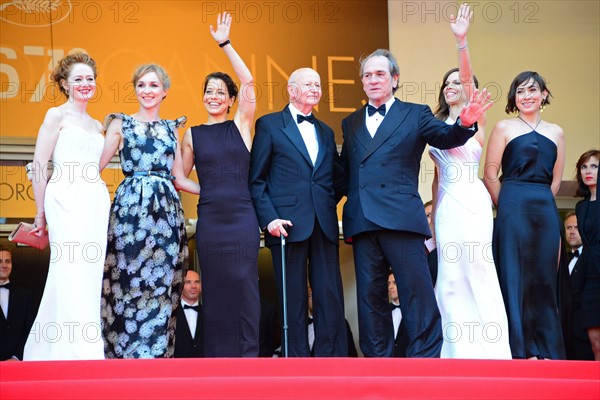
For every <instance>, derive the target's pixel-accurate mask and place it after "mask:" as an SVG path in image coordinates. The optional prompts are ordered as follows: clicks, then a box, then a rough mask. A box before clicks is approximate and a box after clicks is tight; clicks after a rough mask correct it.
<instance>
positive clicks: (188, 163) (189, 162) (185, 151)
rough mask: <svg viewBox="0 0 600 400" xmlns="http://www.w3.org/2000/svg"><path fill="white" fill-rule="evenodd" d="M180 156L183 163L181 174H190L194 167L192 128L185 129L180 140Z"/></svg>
mask: <svg viewBox="0 0 600 400" xmlns="http://www.w3.org/2000/svg"><path fill="white" fill-rule="evenodd" d="M181 156H182V165H183V175H184V176H186V177H187V176H190V172H192V168H194V142H193V140H192V128H188V129H186V131H185V133H184V134H183V140H182V141H181Z"/></svg>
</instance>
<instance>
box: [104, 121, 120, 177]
mask: <svg viewBox="0 0 600 400" xmlns="http://www.w3.org/2000/svg"><path fill="white" fill-rule="evenodd" d="M122 128H123V121H122V120H121V119H117V118H115V119H113V120H112V121H111V122H110V124H109V125H108V128H106V135H105V136H104V149H103V150H102V155H101V156H100V169H104V168H105V167H106V166H107V165H108V163H109V162H110V160H111V159H112V158H113V156H114V155H115V153H116V151H117V149H118V148H119V147H120V145H121V140H122V137H123V136H122V134H121V129H122Z"/></svg>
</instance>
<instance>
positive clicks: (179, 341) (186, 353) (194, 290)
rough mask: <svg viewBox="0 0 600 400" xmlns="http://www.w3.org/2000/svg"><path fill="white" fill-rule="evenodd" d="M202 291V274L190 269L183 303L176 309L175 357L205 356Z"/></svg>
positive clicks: (182, 299)
mask: <svg viewBox="0 0 600 400" xmlns="http://www.w3.org/2000/svg"><path fill="white" fill-rule="evenodd" d="M201 293H202V283H201V282H200V275H198V273H197V272H196V271H193V270H188V271H187V272H186V274H185V279H184V282H183V292H182V293H181V304H180V305H179V307H177V311H176V312H177V325H176V328H175V354H174V357H175V358H191V357H204V340H203V339H204V334H203V332H204V327H203V326H202V305H201V304H200V294H201Z"/></svg>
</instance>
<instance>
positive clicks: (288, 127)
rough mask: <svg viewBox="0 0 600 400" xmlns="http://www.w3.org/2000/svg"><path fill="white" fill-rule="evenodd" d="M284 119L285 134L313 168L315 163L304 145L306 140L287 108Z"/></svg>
mask: <svg viewBox="0 0 600 400" xmlns="http://www.w3.org/2000/svg"><path fill="white" fill-rule="evenodd" d="M281 113H282V117H283V128H281V130H282V131H283V134H284V135H285V136H286V137H287V138H288V139H289V140H290V142H292V144H293V145H294V147H295V148H296V149H297V150H298V151H299V152H300V154H302V157H304V159H305V160H306V162H308V164H309V165H310V166H311V167H312V165H313V163H312V160H311V159H310V155H309V154H308V150H307V149H306V145H305V144H304V139H302V135H301V134H300V130H299V129H298V125H296V122H295V121H294V119H293V118H292V113H291V112H290V110H289V109H288V108H287V107H286V108H284V109H283V111H282V112H281Z"/></svg>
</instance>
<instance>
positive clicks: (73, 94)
mask: <svg viewBox="0 0 600 400" xmlns="http://www.w3.org/2000/svg"><path fill="white" fill-rule="evenodd" d="M95 78H96V64H95V62H94V60H92V59H91V58H90V57H89V56H88V55H86V54H82V53H76V54H71V55H68V56H66V57H65V58H64V59H62V60H61V61H59V63H58V66H57V67H56V69H55V71H54V73H53V75H52V79H53V80H54V81H55V82H56V83H57V84H58V85H59V87H60V90H61V91H62V92H63V93H64V94H65V95H66V96H67V97H68V100H67V102H65V103H64V104H62V105H61V106H59V107H54V108H51V109H50V110H48V112H47V114H46V117H45V119H44V122H43V124H42V126H41V128H40V131H39V133H38V139H37V142H36V148H35V154H34V162H33V164H32V172H33V176H32V181H33V190H34V195H35V200H36V208H37V210H38V212H37V214H36V217H35V225H36V229H34V232H35V234H38V235H43V234H46V233H45V227H46V221H47V222H48V235H49V239H50V265H49V269H48V278H47V279H46V285H45V287H44V294H43V296H42V301H41V303H40V307H39V310H38V314H37V317H36V319H35V322H34V323H33V327H32V329H31V332H30V334H29V337H28V339H27V343H26V344H25V349H24V354H23V359H24V360H91V359H103V358H104V343H103V340H102V334H101V330H100V294H101V285H102V272H103V268H104V259H105V251H106V233H107V227H108V213H109V208H110V198H109V195H108V190H107V188H106V185H105V184H104V182H103V181H102V179H101V177H100V171H99V161H100V155H101V154H102V149H103V147H104V136H103V135H102V125H101V124H100V122H98V121H96V120H94V119H92V118H91V117H90V116H89V115H88V114H87V112H86V107H87V103H88V101H89V99H90V98H91V97H92V96H93V94H94V92H95V88H96V83H95ZM50 158H52V164H53V166H54V171H53V173H52V177H51V178H50V180H49V181H48V182H47V181H46V180H47V169H46V163H47V162H48V160H49V159H50Z"/></svg>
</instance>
